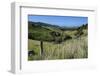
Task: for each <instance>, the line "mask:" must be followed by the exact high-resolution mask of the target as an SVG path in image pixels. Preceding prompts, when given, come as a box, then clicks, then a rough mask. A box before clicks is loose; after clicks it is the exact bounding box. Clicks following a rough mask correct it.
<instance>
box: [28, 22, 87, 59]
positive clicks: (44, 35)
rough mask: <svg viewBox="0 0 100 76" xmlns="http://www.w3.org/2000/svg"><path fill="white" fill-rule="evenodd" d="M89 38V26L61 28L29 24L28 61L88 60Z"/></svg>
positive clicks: (35, 23) (37, 23) (41, 23)
mask: <svg viewBox="0 0 100 76" xmlns="http://www.w3.org/2000/svg"><path fill="white" fill-rule="evenodd" d="M87 36H88V24H83V25H81V26H79V27H60V26H58V25H51V24H47V23H43V22H28V60H30V61H31V60H54V59H76V58H87V57H88V37H87Z"/></svg>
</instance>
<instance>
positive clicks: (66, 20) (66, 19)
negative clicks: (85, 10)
mask: <svg viewBox="0 0 100 76" xmlns="http://www.w3.org/2000/svg"><path fill="white" fill-rule="evenodd" d="M28 21H33V22H44V23H48V24H54V25H58V26H67V27H73V26H81V25H82V24H86V23H88V17H80V16H45V15H28Z"/></svg>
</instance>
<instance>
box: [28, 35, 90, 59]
mask: <svg viewBox="0 0 100 76" xmlns="http://www.w3.org/2000/svg"><path fill="white" fill-rule="evenodd" d="M87 42H88V41H87V37H86V36H83V37H80V38H77V39H71V40H66V41H65V42H63V43H61V44H55V43H54V42H43V49H44V54H43V55H42V56H41V55H40V41H36V40H31V39H29V40H28V44H29V46H28V48H29V49H30V50H33V49H34V51H35V52H36V54H35V55H33V56H31V57H30V56H29V57H28V60H51V59H74V58H75V59H76V58H87V57H88V43H87Z"/></svg>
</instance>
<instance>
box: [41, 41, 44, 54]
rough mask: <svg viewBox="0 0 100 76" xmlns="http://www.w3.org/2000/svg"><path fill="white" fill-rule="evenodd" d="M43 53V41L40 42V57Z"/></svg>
mask: <svg viewBox="0 0 100 76" xmlns="http://www.w3.org/2000/svg"><path fill="white" fill-rule="evenodd" d="M43 53H44V51H43V41H40V55H41V56H42V55H43Z"/></svg>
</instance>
